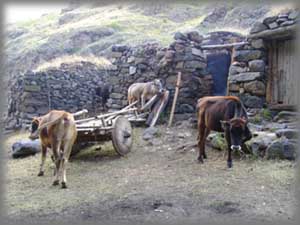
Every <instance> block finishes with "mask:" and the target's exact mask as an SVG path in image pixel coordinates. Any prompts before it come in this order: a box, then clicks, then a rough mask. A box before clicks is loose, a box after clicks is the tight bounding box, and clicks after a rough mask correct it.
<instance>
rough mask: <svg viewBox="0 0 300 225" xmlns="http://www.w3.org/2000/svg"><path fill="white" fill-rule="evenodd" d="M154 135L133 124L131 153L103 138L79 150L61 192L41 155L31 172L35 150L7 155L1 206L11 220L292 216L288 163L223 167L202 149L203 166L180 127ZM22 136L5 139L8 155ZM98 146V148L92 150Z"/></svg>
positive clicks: (215, 154) (188, 132)
mask: <svg viewBox="0 0 300 225" xmlns="http://www.w3.org/2000/svg"><path fill="white" fill-rule="evenodd" d="M158 128H159V133H158V135H157V137H155V138H154V139H153V140H151V141H150V142H149V141H144V140H142V132H143V130H144V129H145V128H141V127H139V128H134V144H133V148H132V150H131V152H130V153H129V154H128V155H127V156H125V157H119V156H118V155H117V154H116V152H115V151H114V149H113V147H112V144H111V143H110V142H108V143H105V144H104V145H98V146H93V147H89V148H86V149H83V150H82V151H81V152H80V153H79V154H78V155H76V157H74V158H73V159H72V160H71V162H70V164H69V167H68V170H67V178H68V184H69V188H68V189H61V188H60V187H58V186H52V181H53V178H54V177H53V165H52V161H51V159H50V157H47V161H46V171H45V176H44V177H38V176H37V173H38V168H39V164H40V157H41V155H40V154H37V155H35V156H31V157H27V158H23V159H12V158H11V157H10V156H9V154H7V173H6V175H7V176H6V193H5V205H6V208H7V215H8V219H9V220H10V221H22V222H26V221H36V220H41V221H43V222H45V221H51V222H54V221H76V222H80V221H85V222H87V221H91V222H94V221H97V223H100V222H101V221H109V222H116V223H118V222H120V223H121V222H122V223H123V222H128V223H135V224H137V223H144V222H152V223H155V222H172V221H177V222H178V221H186V222H188V221H191V222H192V221H194V220H198V221H199V220H200V219H201V221H203V220H209V221H220V220H222V221H226V220H233V219H239V220H242V221H246V222H247V221H249V222H262V221H278V220H284V221H293V220H294V218H293V214H294V208H295V204H296V199H295V196H294V189H295V185H294V184H295V176H294V174H295V162H291V161H283V160H278V161H274V160H268V161H267V160H261V159H260V160H259V159H253V158H251V157H249V158H246V159H242V160H240V159H239V157H238V156H236V157H235V158H234V161H233V168H232V169H227V168H226V159H224V158H223V152H220V151H218V150H213V149H210V148H209V147H208V148H207V155H208V159H206V161H205V163H204V164H203V165H201V164H198V163H197V161H196V158H197V151H196V148H195V147H194V148H189V149H187V150H184V149H178V147H179V146H181V145H182V144H184V143H189V142H194V141H195V139H196V130H195V129H191V128H190V127H189V126H188V125H186V124H181V125H178V126H175V127H172V128H170V129H167V128H166V127H165V126H158ZM27 135H28V134H27V133H15V134H13V135H9V136H7V139H6V142H5V146H6V149H7V153H8V152H9V151H10V148H11V145H12V143H13V142H14V141H16V140H18V139H22V138H24V137H27ZM99 147H101V148H99Z"/></svg>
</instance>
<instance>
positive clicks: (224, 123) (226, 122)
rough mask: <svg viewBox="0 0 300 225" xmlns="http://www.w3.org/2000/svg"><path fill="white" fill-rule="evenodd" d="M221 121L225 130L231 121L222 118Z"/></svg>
mask: <svg viewBox="0 0 300 225" xmlns="http://www.w3.org/2000/svg"><path fill="white" fill-rule="evenodd" d="M220 123H221V126H222V128H223V130H225V129H227V128H229V125H230V123H229V122H228V121H225V120H220Z"/></svg>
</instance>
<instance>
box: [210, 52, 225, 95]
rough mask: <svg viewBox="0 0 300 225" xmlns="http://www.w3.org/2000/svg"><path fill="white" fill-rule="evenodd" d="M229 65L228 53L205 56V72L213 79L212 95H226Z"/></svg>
mask: <svg viewBox="0 0 300 225" xmlns="http://www.w3.org/2000/svg"><path fill="white" fill-rule="evenodd" d="M230 64H231V54H230V53H229V52H214V53H208V54H207V70H208V72H209V73H210V74H211V75H212V78H213V95H226V93H227V78H228V72H229V67H230Z"/></svg>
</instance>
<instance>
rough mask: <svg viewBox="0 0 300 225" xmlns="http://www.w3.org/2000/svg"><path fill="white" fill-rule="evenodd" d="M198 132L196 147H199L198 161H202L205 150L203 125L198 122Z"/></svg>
mask: <svg viewBox="0 0 300 225" xmlns="http://www.w3.org/2000/svg"><path fill="white" fill-rule="evenodd" d="M198 129H199V134H198V148H199V155H198V162H200V163H203V156H204V151H205V149H204V148H205V139H204V136H205V129H206V128H205V126H203V125H202V124H200V126H199V128H198Z"/></svg>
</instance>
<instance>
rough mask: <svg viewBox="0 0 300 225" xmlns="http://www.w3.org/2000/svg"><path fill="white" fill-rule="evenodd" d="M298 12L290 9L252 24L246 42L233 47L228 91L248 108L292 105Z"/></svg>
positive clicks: (294, 93) (289, 107)
mask: <svg viewBox="0 0 300 225" xmlns="http://www.w3.org/2000/svg"><path fill="white" fill-rule="evenodd" d="M298 15H299V13H298V11H290V12H288V13H282V14H279V15H277V16H273V17H267V18H265V19H264V20H263V21H262V22H257V23H255V24H254V26H253V27H252V29H251V31H250V34H249V35H248V36H247V41H248V44H245V45H242V46H238V47H235V48H233V52H232V63H231V66H230V69H229V76H228V94H232V95H238V96H240V97H241V98H242V99H243V100H244V102H245V105H246V106H247V107H250V108H261V107H262V106H263V105H266V104H267V105H268V107H269V108H271V109H291V108H295V106H296V105H297V96H298V95H299V94H298V93H296V92H295V91H296V90H297V82H296V81H297V76H299V74H298V72H297V70H296V45H295V40H296V31H297V24H296V23H297V21H298Z"/></svg>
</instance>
